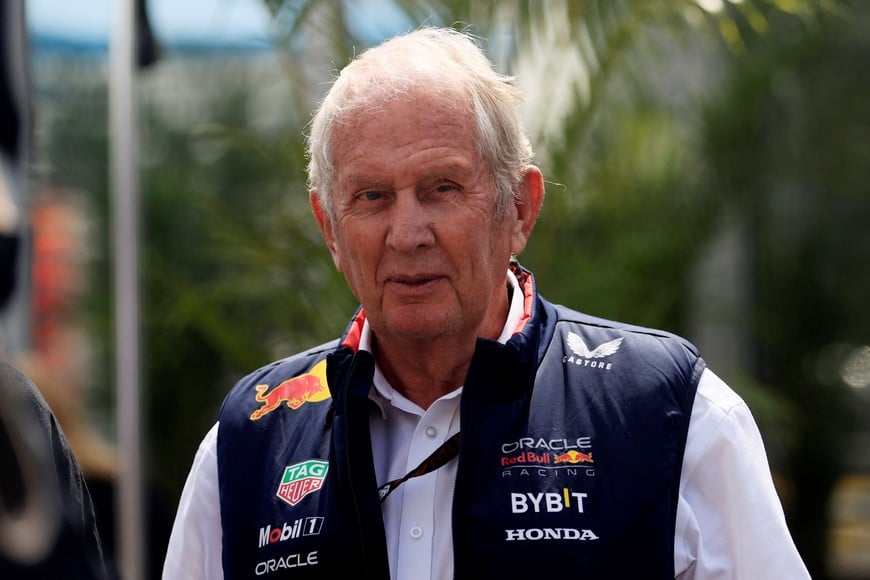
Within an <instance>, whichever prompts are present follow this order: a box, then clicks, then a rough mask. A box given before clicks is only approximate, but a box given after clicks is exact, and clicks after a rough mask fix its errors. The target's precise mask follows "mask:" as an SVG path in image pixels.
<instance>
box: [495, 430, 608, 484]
mask: <svg viewBox="0 0 870 580" xmlns="http://www.w3.org/2000/svg"><path fill="white" fill-rule="evenodd" d="M501 452H502V456H501V458H500V464H501V467H502V474H503V475H504V476H508V475H521V476H522V475H537V476H540V477H547V476H556V475H557V474H559V473H562V471H560V470H564V469H565V468H568V472H565V474H567V475H577V474H578V473H580V472H582V473H583V474H585V475H587V476H593V475H595V469H594V463H595V461H594V459H593V457H592V439H591V437H565V438H552V439H550V438H547V439H544V438H536V437H523V438H520V439H518V440H516V441H511V442H509V443H505V444H503V445H502V446H501ZM576 468H582V470H581V471H580V472H578V470H577V469H576Z"/></svg>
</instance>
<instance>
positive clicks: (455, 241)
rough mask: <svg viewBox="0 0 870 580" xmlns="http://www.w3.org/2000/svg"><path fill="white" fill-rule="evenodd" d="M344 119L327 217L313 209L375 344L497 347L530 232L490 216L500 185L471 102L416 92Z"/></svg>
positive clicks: (511, 217)
mask: <svg viewBox="0 0 870 580" xmlns="http://www.w3.org/2000/svg"><path fill="white" fill-rule="evenodd" d="M350 117H351V119H350V122H349V123H347V124H344V125H341V126H339V127H338V128H337V129H336V133H335V136H334V141H333V149H332V154H333V162H334V165H335V169H336V173H335V182H334V183H335V186H334V188H333V207H334V219H332V220H331V219H329V217H328V216H326V215H324V214H323V212H321V211H320V207H319V205H318V204H317V202H316V197H315V196H314V195H312V203H314V212H315V215H316V216H317V218H318V223H319V225H320V227H321V230H322V231H323V234H324V237H325V239H326V241H327V245H328V246H329V249H330V252H331V253H332V257H333V260H334V261H335V264H336V267H337V268H338V269H339V270H340V271H341V272H342V273H343V274H344V276H345V278H346V279H347V282H348V284H349V285H350V288H351V290H352V291H353V292H354V294H355V295H356V297H357V298H358V299H359V301H360V303H361V304H362V306H363V308H364V309H365V311H366V315H367V317H368V320H369V324H370V325H371V327H372V329H373V331H374V333H375V335H376V336H377V337H378V339H379V340H380V341H386V342H394V343H400V344H401V343H403V342H406V341H421V340H433V339H438V338H454V337H456V338H465V339H468V338H469V337H471V338H475V337H477V336H488V337H490V338H494V337H495V336H497V335H498V334H499V332H500V331H501V328H502V326H503V324H504V315H505V312H506V307H507V293H506V289H505V272H506V270H507V265H508V261H509V259H510V254H511V252H512V251H513V252H519V251H521V250H522V249H523V247H524V245H525V240H526V237H527V235H528V233H529V232H530V230H531V227H530V226H529V227H528V231H527V230H526V228H524V227H523V224H522V220H518V217H517V206H515V205H513V204H512V205H510V206H509V207H508V209H507V211H506V212H505V215H504V218H503V219H500V220H497V219H496V218H495V217H494V214H495V203H496V193H495V183H494V180H493V177H492V175H491V174H490V171H489V168H488V167H486V166H485V164H484V163H482V162H481V160H480V158H479V155H478V153H477V150H476V147H475V125H474V121H473V117H472V115H471V112H470V110H469V106H468V105H467V99H463V98H462V97H460V96H459V95H457V96H456V98H455V99H450V98H445V97H444V96H443V95H442V96H441V97H440V98H439V97H435V96H431V95H426V94H424V93H422V92H421V91H418V92H415V93H412V94H411V95H407V96H405V97H402V98H400V99H398V100H394V101H392V102H389V103H387V104H386V105H385V106H383V107H382V108H379V109H378V110H376V111H366V112H361V113H360V114H358V115H350ZM538 175H539V174H538ZM536 213H537V212H535V214H536Z"/></svg>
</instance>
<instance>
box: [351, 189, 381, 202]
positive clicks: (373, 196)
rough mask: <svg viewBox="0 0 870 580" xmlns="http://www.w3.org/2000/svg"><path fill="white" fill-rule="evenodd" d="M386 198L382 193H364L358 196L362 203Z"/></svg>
mask: <svg viewBox="0 0 870 580" xmlns="http://www.w3.org/2000/svg"><path fill="white" fill-rule="evenodd" d="M382 197H384V194H383V193H382V192H380V191H364V192H362V193H360V194H359V195H357V199H359V200H361V201H378V200H379V199H381V198H382Z"/></svg>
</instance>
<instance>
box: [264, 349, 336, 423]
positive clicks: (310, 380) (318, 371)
mask: <svg viewBox="0 0 870 580" xmlns="http://www.w3.org/2000/svg"><path fill="white" fill-rule="evenodd" d="M256 389H257V394H256V396H255V397H254V399H255V400H256V401H257V402H258V403H262V404H261V405H260V407H259V408H258V409H257V410H255V411H254V412H253V413H251V421H257V420H259V419H262V418H263V417H265V416H266V415H268V414H269V413H271V412H272V411H274V410H275V409H277V408H278V407H280V406H281V404H282V403H286V404H287V406H288V407H290V408H291V409H298V408H299V407H301V406H302V405H304V404H305V403H314V402H317V401H324V400H326V399H328V398H330V396H331V395H330V394H329V388H328V385H327V383H326V361H325V360H322V361H320V362H319V363H317V364H316V365H314V368H312V369H311V371H310V372H308V373H306V374H304V375H300V376H298V377H293V378H292V379H287V380H286V381H283V382H282V383H280V384H279V385H278V386H277V387H275V388H273V389H272V390H269V385H257V386H256Z"/></svg>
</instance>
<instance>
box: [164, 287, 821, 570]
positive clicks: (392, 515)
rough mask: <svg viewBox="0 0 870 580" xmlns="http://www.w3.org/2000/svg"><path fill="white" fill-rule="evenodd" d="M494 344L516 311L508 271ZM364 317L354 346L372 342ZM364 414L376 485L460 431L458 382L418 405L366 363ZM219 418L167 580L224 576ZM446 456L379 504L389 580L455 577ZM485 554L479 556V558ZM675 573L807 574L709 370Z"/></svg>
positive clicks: (196, 466)
mask: <svg viewBox="0 0 870 580" xmlns="http://www.w3.org/2000/svg"><path fill="white" fill-rule="evenodd" d="M508 280H509V281H511V282H512V284H513V285H514V291H513V298H512V300H511V307H510V310H509V312H508V317H507V320H506V322H505V327H504V330H503V331H502V335H501V336H500V337H499V341H500V342H506V341H507V340H508V339H509V338H510V336H511V335H512V333H513V329H515V328H516V327H517V324H518V323H519V320H520V317H521V316H522V309H523V304H522V298H523V296H522V292H521V291H520V289H519V287H518V285H517V282H516V278H515V277H514V276H513V275H511V274H508ZM370 336H371V335H370V330H369V328H368V323H367V322H366V323H365V325H364V326H363V332H362V336H361V339H360V350H369V349H370V344H371V340H370ZM370 396H371V398H372V400H373V401H374V402H375V403H376V405H375V409H374V410H373V411H372V415H371V417H370V421H369V423H370V426H371V434H372V451H373V455H374V461H375V474H376V476H377V481H378V484H379V485H381V484H384V483H386V482H387V481H390V480H392V479H396V478H399V477H402V476H404V475H405V474H406V473H407V472H409V471H410V470H412V469H414V468H415V467H417V465H419V464H420V463H421V462H422V461H423V460H424V459H425V458H426V457H428V456H429V455H430V454H431V453H432V452H433V451H435V449H437V448H438V447H439V446H440V445H441V444H442V443H444V441H446V440H447V439H448V438H449V437H450V436H451V435H453V434H454V433H456V432H457V431H459V404H460V401H461V398H462V388H461V387H460V388H459V389H457V390H455V391H453V392H451V393H448V394H447V395H444V396H443V397H441V398H440V399H438V400H436V401H435V402H434V403H432V405H430V406H429V408H428V409H425V410H424V409H422V408H420V407H419V406H417V405H416V404H414V403H412V402H411V401H410V400H408V399H407V398H405V397H404V396H402V395H401V394H400V393H399V392H398V391H396V390H395V389H393V388H392V387H391V386H390V385H389V383H388V382H387V381H386V379H385V378H384V376H383V373H381V371H380V369H378V368H376V369H375V378H374V385H373V388H372V392H371V395H370ZM217 431H218V429H217V425H215V426H214V427H212V429H211V430H210V431H209V432H208V433H207V434H206V436H205V438H204V439H203V441H202V443H201V444H200V447H199V450H198V451H197V454H196V457H195V459H194V463H193V467H192V468H191V471H190V475H189V476H188V479H187V482H186V484H185V486H184V491H183V492H182V495H181V500H180V502H179V507H178V514H177V515H176V520H175V525H174V526H173V529H172V536H171V538H170V541H169V549H168V551H167V555H166V561H165V564H164V569H163V578H164V580H181V579H191V580H193V579H196V580H222V578H223V570H222V568H221V549H222V548H221V523H220V522H221V520H220V501H219V496H218V476H217V452H216V447H217ZM457 463H458V461H457V460H456V459H455V458H454V459H453V460H452V461H451V462H449V463H448V464H447V465H445V466H444V467H442V468H441V469H438V470H435V471H433V472H431V473H427V474H426V475H422V476H419V477H415V478H412V479H409V480H408V481H406V482H405V483H403V484H402V485H400V486H399V487H398V488H396V490H395V491H393V493H392V494H391V495H390V496H389V497H388V498H387V499H386V500H385V501H384V503H383V514H384V525H385V528H386V535H387V550H388V556H389V562H390V572H391V577H392V578H393V580H424V579H427V578H428V579H431V580H446V579H449V578H452V577H453V538H452V534H451V505H452V501H453V485H454V482H455V480H456V466H457ZM482 557H485V556H482ZM674 569H675V570H676V578H679V579H680V580H689V579H695V580H712V579H717V578H723V579H724V578H764V580H800V579H804V578H809V574H808V573H807V570H806V567H805V566H804V564H803V562H802V560H801V558H800V556H799V554H798V553H797V550H796V548H795V546H794V543H793V542H792V539H791V535H790V534H789V531H788V529H787V528H786V524H785V517H784V515H783V512H782V506H781V505H780V502H779V498H778V496H777V495H776V490H775V489H774V486H773V480H772V478H771V475H770V470H769V468H768V464H767V456H766V454H765V451H764V446H763V443H762V441H761V435H760V433H759V432H758V428H757V427H756V425H755V421H754V420H753V418H752V415H751V413H750V412H749V409H748V407H747V406H746V404H745V403H744V402H743V400H742V399H741V398H740V397H739V396H738V395H737V394H736V393H734V391H732V390H731V389H730V388H729V387H728V386H727V385H726V384H725V383H724V382H723V381H722V380H721V379H720V378H719V377H717V376H716V375H715V374H714V373H713V372H712V371H710V370H709V369H707V370H705V371H704V372H703V373H702V375H701V379H700V382H699V384H698V390H697V394H696V396H695V401H694V405H693V407H692V416H691V420H690V422H689V434H688V439H687V442H686V450H685V455H684V457H683V466H682V472H681V475H680V496H679V501H678V505H677V525H676V533H675V535H674Z"/></svg>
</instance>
